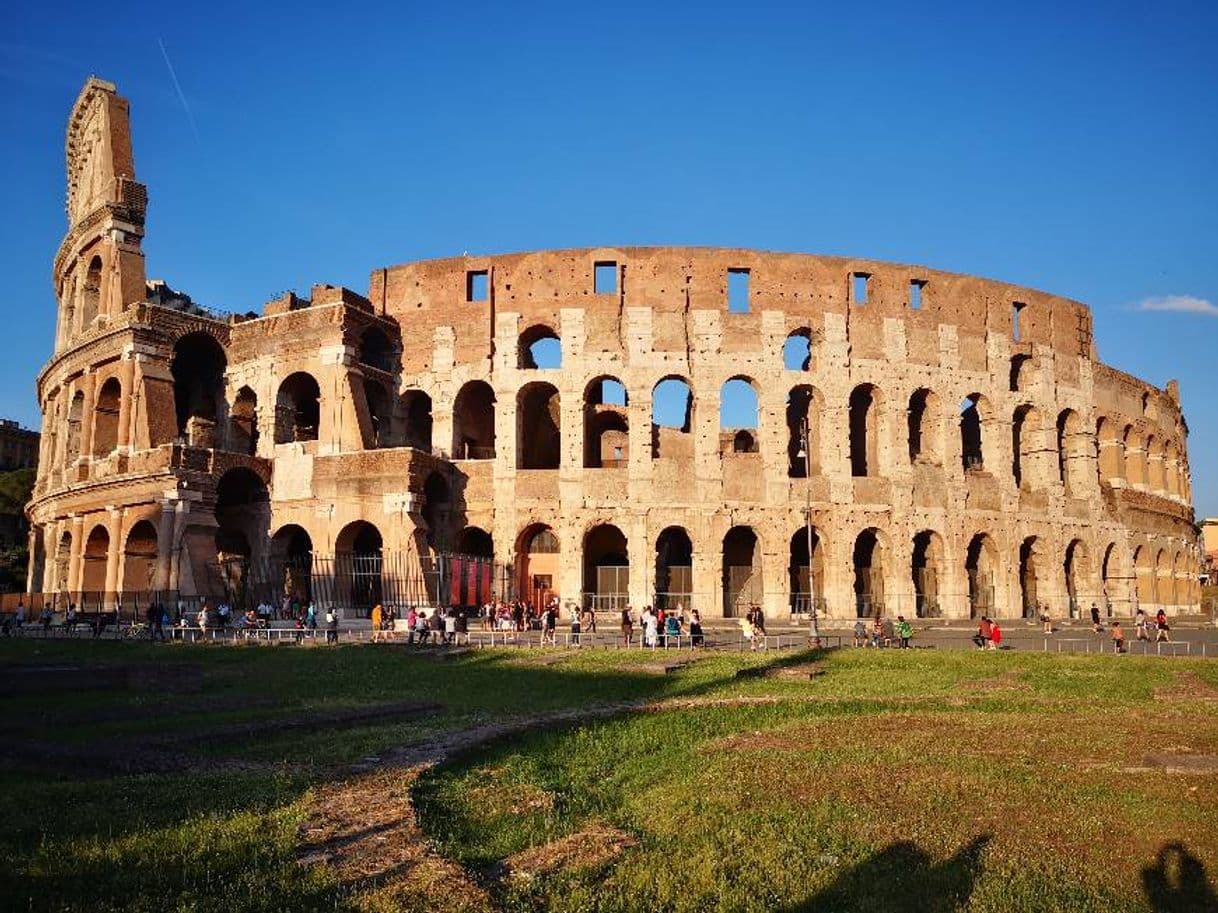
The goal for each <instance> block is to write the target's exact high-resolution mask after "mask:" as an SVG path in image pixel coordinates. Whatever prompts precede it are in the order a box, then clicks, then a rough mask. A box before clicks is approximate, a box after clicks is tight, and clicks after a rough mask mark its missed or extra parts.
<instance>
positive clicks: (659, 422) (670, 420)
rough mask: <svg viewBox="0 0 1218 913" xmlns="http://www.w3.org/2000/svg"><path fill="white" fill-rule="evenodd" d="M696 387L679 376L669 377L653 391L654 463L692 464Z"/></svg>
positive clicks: (652, 432)
mask: <svg viewBox="0 0 1218 913" xmlns="http://www.w3.org/2000/svg"><path fill="white" fill-rule="evenodd" d="M693 422H694V392H693V387H692V386H690V383H689V381H688V380H687V379H685V378H684V377H681V376H680V375H679V374H669V375H668V376H666V377H662V378H660V379H659V381H657V382H656V385H655V387H653V388H652V391H651V457H652V459H680V460H692V459H693V455H694V445H693V437H694V436H693Z"/></svg>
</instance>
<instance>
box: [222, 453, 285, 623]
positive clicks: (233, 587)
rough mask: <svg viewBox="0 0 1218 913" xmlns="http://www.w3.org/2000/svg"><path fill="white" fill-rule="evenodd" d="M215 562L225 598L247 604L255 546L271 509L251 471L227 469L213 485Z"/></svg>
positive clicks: (261, 539)
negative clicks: (214, 494) (214, 493)
mask: <svg viewBox="0 0 1218 913" xmlns="http://www.w3.org/2000/svg"><path fill="white" fill-rule="evenodd" d="M215 513H216V534H215V548H216V560H217V563H218V567H219V573H220V577H221V582H222V583H223V586H224V589H225V593H226V596H227V597H228V598H229V599H231V600H235V601H236V602H238V603H241V602H244V601H246V595H247V593H248V589H249V585H250V582H251V581H250V567H251V564H252V563H253V559H254V558H255V555H254V546H255V545H256V544H257V545H259V546H261V543H262V542H264V541H265V539H266V534H267V531H268V530H269V528H270V520H271V505H270V494H269V492H268V491H267V487H266V483H264V482H263V481H262V479H261V478H260V477H259V476H258V475H257V474H256V473H254V472H253V471H252V470H250V469H246V468H244V467H241V468H237V469H230V470H229V471H228V472H226V473H224V475H223V476H221V477H220V481H219V483H218V484H217V485H216V512H215Z"/></svg>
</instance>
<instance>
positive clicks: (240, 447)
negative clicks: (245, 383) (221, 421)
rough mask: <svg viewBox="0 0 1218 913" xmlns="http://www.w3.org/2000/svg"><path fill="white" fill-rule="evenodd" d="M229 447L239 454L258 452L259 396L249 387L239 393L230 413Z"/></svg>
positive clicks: (243, 388)
mask: <svg viewBox="0 0 1218 913" xmlns="http://www.w3.org/2000/svg"><path fill="white" fill-rule="evenodd" d="M228 427H229V446H230V447H231V448H232V449H233V450H235V451H236V452H237V453H247V454H251V455H252V454H254V453H256V452H257V450H258V395H257V394H256V393H254V391H253V390H251V389H250V388H249V387H242V388H241V389H240V390H238V391H237V396H236V398H235V399H234V400H233V408H232V411H231V412H230V413H229V419H228Z"/></svg>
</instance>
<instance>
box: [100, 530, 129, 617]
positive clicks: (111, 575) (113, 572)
mask: <svg viewBox="0 0 1218 913" xmlns="http://www.w3.org/2000/svg"><path fill="white" fill-rule="evenodd" d="M123 521H124V511H123V509H122V508H121V507H111V508H110V524H109V525H110V547H109V549H108V550H107V551H106V587H105V596H104V599H105V601H106V605H107V607H109V606H112V605H114V604H115V603H114V602H113V601H112V600H113V598H114V594H116V593H117V592H118V588H119V583H120V581H119V572H120V571H121V569H122V557H123V547H124V545H125V543H124V541H123V535H124V533H125V529H124V526H125V524H124V522H123Z"/></svg>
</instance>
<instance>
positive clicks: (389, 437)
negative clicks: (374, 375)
mask: <svg viewBox="0 0 1218 913" xmlns="http://www.w3.org/2000/svg"><path fill="white" fill-rule="evenodd" d="M364 403H365V405H366V406H367V409H368V424H369V427H368V436H367V439H366V440H365V441H364V447H366V448H367V449H369V450H375V449H376V448H378V447H391V446H393V407H392V403H393V398H392V396H391V395H390V393H389V391H388V390H387V389H386V388H385V386H384V385H383V384H381V383H378V382H377V381H374V380H372V379H371V378H367V377H366V378H364Z"/></svg>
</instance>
